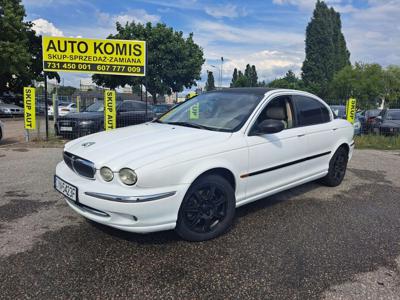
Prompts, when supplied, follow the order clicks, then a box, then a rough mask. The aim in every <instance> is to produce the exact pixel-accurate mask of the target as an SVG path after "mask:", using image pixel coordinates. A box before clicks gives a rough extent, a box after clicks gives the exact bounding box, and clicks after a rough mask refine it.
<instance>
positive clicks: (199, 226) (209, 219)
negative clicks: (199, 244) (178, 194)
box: [176, 175, 236, 241]
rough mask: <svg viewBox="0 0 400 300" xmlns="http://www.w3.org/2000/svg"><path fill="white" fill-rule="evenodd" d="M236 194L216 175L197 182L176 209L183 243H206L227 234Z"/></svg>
mask: <svg viewBox="0 0 400 300" xmlns="http://www.w3.org/2000/svg"><path fill="white" fill-rule="evenodd" d="M235 206H236V200H235V192H234V190H233V188H232V186H231V184H230V183H229V182H228V181H227V180H226V179H225V178H223V177H221V176H218V175H208V176H204V177H200V178H199V179H197V180H196V181H195V182H194V183H193V184H192V186H191V187H190V188H189V190H188V191H187V193H186V195H185V198H184V199H183V201H182V204H181V207H180V209H179V214H178V221H177V225H176V231H177V233H178V234H179V235H180V236H181V237H182V238H183V239H185V240H189V241H205V240H209V239H212V238H215V237H217V236H219V235H221V234H223V233H224V232H226V231H227V230H228V229H229V227H230V226H231V224H232V221H233V218H234V216H235Z"/></svg>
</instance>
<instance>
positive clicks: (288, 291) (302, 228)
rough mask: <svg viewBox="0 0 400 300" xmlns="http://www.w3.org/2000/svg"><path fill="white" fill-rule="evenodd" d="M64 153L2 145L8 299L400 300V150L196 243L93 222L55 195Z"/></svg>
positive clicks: (2, 238) (1, 225)
mask: <svg viewBox="0 0 400 300" xmlns="http://www.w3.org/2000/svg"><path fill="white" fill-rule="evenodd" d="M60 159H61V150H60V149H37V148H36V149H26V148H16V149H4V148H3V149H0V170H1V176H0V247H1V248H0V298H1V299H21V298H37V299H56V298H63V299H65V298H97V299H105V298H136V299H145V298H186V299H193V298H202V299H210V298H212V299H226V298H236V299H243V298H263V299H267V298H268V299H400V154H398V153H395V152H378V151H357V152H356V153H355V156H354V159H353V161H352V162H351V164H350V167H349V172H348V173H347V175H346V179H345V182H344V183H343V184H342V185H341V186H340V187H338V188H326V187H322V186H319V185H318V184H316V183H311V184H307V185H304V186H302V187H299V188H296V189H293V190H291V191H288V192H284V193H280V194H278V195H276V196H273V197H269V198H267V199H264V200H261V201H258V202H256V203H253V204H250V205H248V206H245V207H242V208H240V209H239V210H238V217H237V219H236V222H235V225H234V227H233V228H232V230H231V231H230V232H229V233H228V234H226V235H224V236H222V237H220V238H218V239H215V240H212V241H208V242H204V243H188V242H184V241H181V240H180V239H179V238H178V237H177V236H176V235H175V233H174V232H173V231H170V232H162V233H157V234H150V235H136V234H128V233H123V232H120V231H117V230H113V229H110V228H106V227H104V226H100V225H96V224H93V223H90V222H87V221H85V220H84V219H83V218H81V217H79V216H77V215H76V214H74V213H73V212H72V211H71V210H70V209H68V207H67V205H66V204H65V203H64V202H63V200H62V198H61V197H60V196H59V195H58V194H57V193H55V192H54V191H53V190H52V173H53V170H54V166H55V164H56V162H57V161H59V160H60Z"/></svg>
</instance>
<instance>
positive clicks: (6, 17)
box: [0, 0, 31, 93]
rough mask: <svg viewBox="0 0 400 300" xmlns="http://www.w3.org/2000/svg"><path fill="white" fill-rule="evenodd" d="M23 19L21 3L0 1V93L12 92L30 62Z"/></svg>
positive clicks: (13, 0) (26, 26)
mask: <svg viewBox="0 0 400 300" xmlns="http://www.w3.org/2000/svg"><path fill="white" fill-rule="evenodd" d="M24 17H25V9H24V7H23V5H22V4H21V1H19V0H0V66H1V67H0V93H2V92H4V91H7V90H12V89H13V88H14V86H15V85H16V81H17V80H18V79H19V78H20V77H21V76H23V74H24V73H25V69H26V66H27V65H29V64H30V62H31V58H30V54H29V51H28V37H27V35H26V31H27V30H28V25H27V23H25V22H24V21H23V20H24Z"/></svg>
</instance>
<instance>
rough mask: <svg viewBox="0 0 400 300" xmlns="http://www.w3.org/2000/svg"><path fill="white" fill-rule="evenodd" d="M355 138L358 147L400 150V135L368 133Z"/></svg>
mask: <svg viewBox="0 0 400 300" xmlns="http://www.w3.org/2000/svg"><path fill="white" fill-rule="evenodd" d="M354 139H355V142H356V148H357V149H377V150H400V136H384V135H375V134H367V135H362V136H355V137H354Z"/></svg>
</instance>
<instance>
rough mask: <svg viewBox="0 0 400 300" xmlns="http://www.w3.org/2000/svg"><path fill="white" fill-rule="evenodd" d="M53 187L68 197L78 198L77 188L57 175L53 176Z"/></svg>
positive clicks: (74, 199) (75, 199)
mask: <svg viewBox="0 0 400 300" xmlns="http://www.w3.org/2000/svg"><path fill="white" fill-rule="evenodd" d="M54 188H55V189H56V190H57V191H59V192H60V193H61V194H63V195H64V196H65V197H67V198H68V199H71V200H73V201H77V200H78V188H77V187H75V186H73V185H72V184H69V183H68V182H65V181H64V180H62V179H61V178H59V177H57V176H54Z"/></svg>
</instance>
